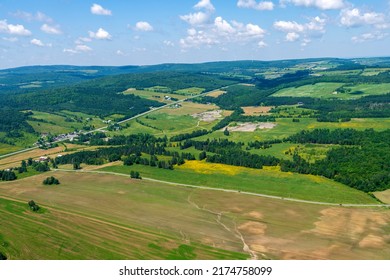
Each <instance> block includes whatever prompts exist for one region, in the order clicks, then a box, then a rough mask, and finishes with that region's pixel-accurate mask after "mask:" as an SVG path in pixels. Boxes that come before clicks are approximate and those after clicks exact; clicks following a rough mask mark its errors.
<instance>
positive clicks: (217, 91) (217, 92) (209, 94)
mask: <svg viewBox="0 0 390 280" xmlns="http://www.w3.org/2000/svg"><path fill="white" fill-rule="evenodd" d="M224 93H226V91H223V90H214V91H212V92H210V93H208V94H207V96H211V97H218V96H220V95H222V94H224Z"/></svg>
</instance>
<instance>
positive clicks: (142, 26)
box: [135, 21, 153, 32]
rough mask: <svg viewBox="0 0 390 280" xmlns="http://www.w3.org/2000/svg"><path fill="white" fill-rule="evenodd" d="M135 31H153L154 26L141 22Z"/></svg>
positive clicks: (137, 24)
mask: <svg viewBox="0 0 390 280" xmlns="http://www.w3.org/2000/svg"><path fill="white" fill-rule="evenodd" d="M135 29H136V30H138V31H146V32H147V31H153V26H152V25H151V24H150V23H149V22H146V21H139V22H137V23H136V25H135Z"/></svg>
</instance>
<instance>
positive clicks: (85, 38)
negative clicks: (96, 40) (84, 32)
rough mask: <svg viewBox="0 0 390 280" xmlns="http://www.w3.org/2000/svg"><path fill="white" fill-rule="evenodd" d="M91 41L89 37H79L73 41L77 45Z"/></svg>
mask: <svg viewBox="0 0 390 280" xmlns="http://www.w3.org/2000/svg"><path fill="white" fill-rule="evenodd" d="M91 41H92V39H91V38H88V37H79V38H78V39H77V40H76V41H75V43H76V44H77V45H83V44H84V43H88V42H91Z"/></svg>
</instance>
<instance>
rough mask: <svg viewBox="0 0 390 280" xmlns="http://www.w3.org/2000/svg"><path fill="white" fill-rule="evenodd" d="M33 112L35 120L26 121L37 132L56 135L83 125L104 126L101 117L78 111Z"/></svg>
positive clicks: (78, 128) (80, 127)
mask: <svg viewBox="0 0 390 280" xmlns="http://www.w3.org/2000/svg"><path fill="white" fill-rule="evenodd" d="M33 113H34V114H33V115H32V118H34V119H37V120H29V121H28V123H29V124H30V125H31V126H32V127H33V128H34V130H35V131H36V132H38V133H51V134H55V135H58V134H63V133H68V132H72V131H74V130H76V129H77V130H80V129H82V128H83V127H84V126H85V125H93V126H95V127H97V128H98V127H102V126H105V124H104V123H103V122H102V120H101V119H99V118H96V117H94V116H91V115H87V114H83V113H79V112H70V111H62V112H59V113H58V114H51V113H46V112H39V111H33ZM75 118H78V119H79V121H76V119H75ZM39 119H42V120H44V121H45V122H42V121H39ZM87 119H88V120H87Z"/></svg>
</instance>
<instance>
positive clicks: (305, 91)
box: [273, 83, 349, 99]
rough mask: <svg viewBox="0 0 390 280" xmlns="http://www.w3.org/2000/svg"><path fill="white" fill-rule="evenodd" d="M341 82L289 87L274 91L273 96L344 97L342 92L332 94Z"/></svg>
mask: <svg viewBox="0 0 390 280" xmlns="http://www.w3.org/2000/svg"><path fill="white" fill-rule="evenodd" d="M341 86H343V84H342V83H317V84H314V85H305V86H300V87H290V88H285V89H282V90H279V91H278V92H276V93H274V94H273V96H275V97H297V98H298V97H313V98H327V99H328V98H346V97H347V96H349V95H347V96H344V95H342V94H334V93H335V92H336V90H337V89H338V88H340V87H341Z"/></svg>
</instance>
